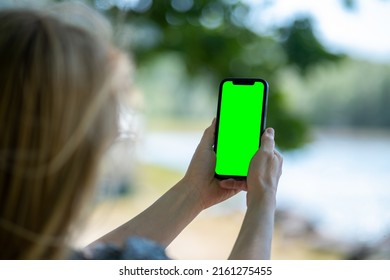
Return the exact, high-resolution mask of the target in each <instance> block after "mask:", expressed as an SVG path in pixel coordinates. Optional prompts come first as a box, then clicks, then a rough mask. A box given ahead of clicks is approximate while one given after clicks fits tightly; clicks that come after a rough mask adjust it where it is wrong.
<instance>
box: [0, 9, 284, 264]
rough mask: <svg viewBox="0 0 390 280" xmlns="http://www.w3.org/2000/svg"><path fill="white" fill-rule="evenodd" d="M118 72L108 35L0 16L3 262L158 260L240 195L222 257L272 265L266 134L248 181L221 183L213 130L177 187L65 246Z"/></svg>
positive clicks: (22, 15)
mask: <svg viewBox="0 0 390 280" xmlns="http://www.w3.org/2000/svg"><path fill="white" fill-rule="evenodd" d="M97 24H98V23H97ZM124 65H125V66H126V65H128V62H127V60H126V58H125V56H124V54H123V53H121V52H120V51H119V50H118V49H117V48H115V47H114V46H113V45H112V44H111V43H110V41H109V40H108V39H107V36H101V35H98V34H95V33H93V32H91V31H88V30H86V29H85V28H83V27H80V26H76V25H74V24H73V23H71V22H69V21H68V22H65V21H63V20H59V19H57V18H56V17H54V16H51V15H49V14H47V13H42V12H37V11H31V10H23V9H19V10H8V11H1V12H0V79H1V80H0V81H1V82H0V133H1V134H0V135H1V136H0V248H2V249H1V251H0V256H1V257H0V258H2V259H60V258H70V257H72V256H73V257H75V258H92V259H93V258H108V257H107V254H106V253H107V252H114V253H113V255H112V256H114V258H125V257H126V258H143V259H147V258H167V256H166V255H165V253H164V248H165V247H166V246H168V245H169V244H170V243H171V242H172V240H174V239H175V237H176V236H177V235H178V234H179V233H180V232H181V231H182V230H183V229H184V228H185V227H186V226H187V225H188V224H189V223H190V222H191V221H192V220H193V219H194V218H195V217H196V216H197V215H198V214H199V213H200V212H201V211H202V210H203V209H206V208H208V207H210V206H212V205H214V204H217V203H219V202H221V201H223V200H225V199H228V198H230V197H231V196H233V195H235V194H236V193H238V192H239V191H241V190H246V191H247V206H248V209H247V212H246V215H245V219H244V221H243V224H242V228H241V231H240V233H239V236H238V238H237V241H236V243H235V245H234V248H233V250H232V252H231V255H230V258H232V259H267V258H269V257H270V248H271V239H272V231H273V222H274V211H275V196H276V190H277V185H278V181H279V177H280V175H281V170H282V157H281V156H280V154H279V153H278V152H277V151H276V150H275V142H274V131H273V129H270V128H269V129H267V130H266V132H265V133H264V134H263V136H262V146H261V148H260V149H259V151H258V152H257V153H256V154H255V156H254V157H253V159H252V162H251V165H250V169H249V175H248V178H247V180H246V182H238V181H234V180H225V181H219V180H217V179H215V178H214V166H215V154H214V152H213V149H212V145H213V141H214V139H213V137H214V128H215V125H214V122H213V123H212V124H211V126H210V127H209V128H207V129H206V130H205V133H204V135H203V137H202V139H201V141H200V143H199V145H198V147H197V149H196V151H195V154H194V156H193V158H192V160H191V163H190V166H189V168H188V170H187V172H186V174H185V175H184V177H183V179H182V180H180V181H179V182H178V183H177V184H176V185H175V186H173V187H172V188H171V189H170V190H169V191H168V192H167V193H165V194H164V195H163V196H162V197H161V198H160V199H158V200H157V201H156V202H155V203H154V204H153V205H151V206H150V207H149V208H147V209H146V210H145V211H144V212H142V213H141V214H139V215H138V216H137V217H135V218H134V219H132V220H130V221H128V222H127V223H125V224H124V225H122V226H120V227H119V228H117V229H115V230H113V231H112V232H110V233H108V234H107V235H105V236H103V237H102V238H100V239H99V240H97V241H96V242H94V243H92V244H91V245H90V246H88V248H87V249H86V250H85V251H84V252H78V253H76V254H72V248H70V246H69V245H68V244H70V238H71V237H72V232H73V230H74V227H75V225H77V221H78V219H80V213H82V207H83V206H84V205H86V204H87V201H88V198H90V197H91V192H92V190H93V188H94V184H95V178H96V173H97V166H98V164H99V161H100V160H101V157H102V154H103V152H104V150H105V149H106V148H107V147H108V146H109V145H110V143H112V141H113V140H114V139H115V137H116V135H117V133H118V128H117V118H118V109H117V97H118V94H119V92H120V91H121V88H122V86H123V83H124V81H125V80H124V78H123V75H124V72H123V69H124V68H126V67H123V66H124ZM127 79H128V78H127ZM136 236H138V237H142V238H136ZM152 240H153V241H152ZM99 244H100V245H99ZM101 244H104V245H101ZM107 244H110V245H107ZM137 246H138V247H137ZM140 247H141V251H142V254H139V253H137V252H138V251H139V250H138V251H137V248H138V249H139V248H140ZM156 252H157V254H156ZM105 254H106V255H105Z"/></svg>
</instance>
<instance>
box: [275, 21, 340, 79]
mask: <svg viewBox="0 0 390 280" xmlns="http://www.w3.org/2000/svg"><path fill="white" fill-rule="evenodd" d="M280 34H281V36H282V38H283V40H282V45H283V47H284V50H285V52H286V54H287V58H288V62H289V63H290V64H293V65H296V66H298V68H299V69H300V70H301V71H302V72H303V73H306V72H307V70H308V69H309V68H310V66H313V65H317V64H319V63H321V62H329V61H337V60H339V59H340V58H341V56H339V55H334V54H331V53H329V52H328V51H326V50H325V48H324V47H323V46H322V45H321V44H320V42H319V41H318V40H317V38H316V37H315V35H314V32H313V28H312V23H311V19H310V18H307V17H305V18H300V19H296V20H295V21H294V22H293V23H292V25H291V26H288V27H285V28H281V29H280Z"/></svg>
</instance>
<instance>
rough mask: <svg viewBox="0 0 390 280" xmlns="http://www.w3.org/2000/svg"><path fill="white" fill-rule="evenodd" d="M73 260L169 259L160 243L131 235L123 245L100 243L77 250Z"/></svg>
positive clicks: (73, 254) (72, 256) (71, 257)
mask: <svg viewBox="0 0 390 280" xmlns="http://www.w3.org/2000/svg"><path fill="white" fill-rule="evenodd" d="M70 259H72V260H169V257H168V256H167V255H166V253H165V249H164V248H163V247H162V246H161V245H160V244H158V243H156V242H154V241H152V240H149V239H145V238H142V237H129V238H128V239H127V240H126V242H125V244H124V246H123V247H119V246H117V245H114V244H107V243H99V244H96V245H95V246H93V247H92V248H88V249H83V250H78V251H75V252H73V253H72V254H71V256H70Z"/></svg>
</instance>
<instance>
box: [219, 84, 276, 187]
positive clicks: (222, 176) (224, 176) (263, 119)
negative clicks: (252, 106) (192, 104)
mask: <svg viewBox="0 0 390 280" xmlns="http://www.w3.org/2000/svg"><path fill="white" fill-rule="evenodd" d="M225 82H233V84H238V85H254V84H255V83H256V82H260V83H262V84H263V85H264V95H263V108H262V116H261V124H260V126H261V127H260V138H261V135H262V134H263V132H264V130H265V125H266V121H267V107H268V89H269V85H268V82H267V81H266V80H264V79H261V78H226V79H223V80H222V81H221V82H220V84H219V92H218V105H217V116H216V124H215V132H214V152H215V153H217V143H218V131H219V121H220V110H221V104H222V88H223V84H224V83H225ZM260 144H261V140H260V139H259V147H260ZM216 156H217V154H216ZM214 176H215V178H218V179H221V180H225V179H235V180H245V179H246V177H247V176H236V175H229V174H218V173H217V172H215V170H214Z"/></svg>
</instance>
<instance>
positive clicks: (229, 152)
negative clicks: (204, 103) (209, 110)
mask: <svg viewBox="0 0 390 280" xmlns="http://www.w3.org/2000/svg"><path fill="white" fill-rule="evenodd" d="M267 102H268V83H267V82H266V81H265V80H263V79H256V78H228V79H224V80H223V81H222V82H221V84H220V86H219V96H218V108H217V117H216V128H215V142H214V151H215V154H216V165H215V177H216V178H219V179H228V178H234V179H238V180H243V179H245V178H246V176H247V175H248V169H249V163H250V161H251V159H252V157H253V155H254V154H255V153H256V151H257V150H258V149H259V147H260V138H261V135H262V133H263V132H264V129H265V122H266V116H267Z"/></svg>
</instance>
